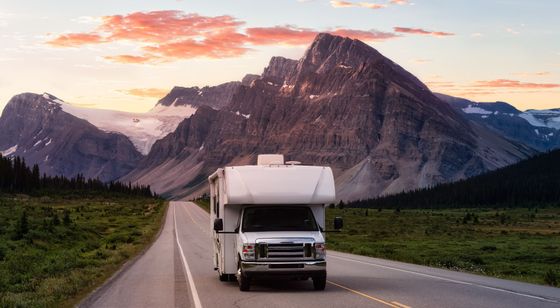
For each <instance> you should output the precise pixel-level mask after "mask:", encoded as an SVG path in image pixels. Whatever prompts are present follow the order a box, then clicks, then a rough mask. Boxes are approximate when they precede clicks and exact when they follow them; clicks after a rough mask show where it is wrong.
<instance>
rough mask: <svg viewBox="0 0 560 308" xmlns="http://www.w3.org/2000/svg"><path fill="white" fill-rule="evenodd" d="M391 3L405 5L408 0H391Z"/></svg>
mask: <svg viewBox="0 0 560 308" xmlns="http://www.w3.org/2000/svg"><path fill="white" fill-rule="evenodd" d="M390 3H391V4H398V5H405V4H409V3H410V2H408V0H391V2H390Z"/></svg>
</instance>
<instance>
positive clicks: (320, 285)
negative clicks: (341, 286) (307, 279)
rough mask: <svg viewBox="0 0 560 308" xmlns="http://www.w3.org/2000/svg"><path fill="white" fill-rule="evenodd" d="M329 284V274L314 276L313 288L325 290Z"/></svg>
mask: <svg viewBox="0 0 560 308" xmlns="http://www.w3.org/2000/svg"><path fill="white" fill-rule="evenodd" d="M326 284H327V276H326V275H325V276H323V275H321V276H315V277H313V288H314V289H315V290H317V291H323V290H324V289H325V286H326Z"/></svg>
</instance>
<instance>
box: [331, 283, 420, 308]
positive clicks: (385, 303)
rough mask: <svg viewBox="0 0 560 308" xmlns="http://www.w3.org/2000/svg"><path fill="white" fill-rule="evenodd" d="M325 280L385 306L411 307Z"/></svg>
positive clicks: (393, 307)
mask: <svg viewBox="0 0 560 308" xmlns="http://www.w3.org/2000/svg"><path fill="white" fill-rule="evenodd" d="M327 282H328V283H330V284H332V285H335V286H337V287H339V288H342V289H344V290H347V291H350V292H352V293H354V294H358V295H360V296H363V297H365V298H367V299H371V300H374V301H376V302H378V303H381V304H384V305H387V306H389V307H392V308H412V307H410V306H406V305H403V304H401V303H399V302H387V301H384V300H382V299H380V298H377V297H374V296H371V295H368V294H365V293H362V292H360V291H356V290H354V289H350V288H348V287H345V286H343V285H340V284H338V283H336V282H332V281H330V280H327Z"/></svg>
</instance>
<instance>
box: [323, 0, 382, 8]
mask: <svg viewBox="0 0 560 308" xmlns="http://www.w3.org/2000/svg"><path fill="white" fill-rule="evenodd" d="M331 6H332V7H334V8H337V9H338V8H349V7H363V8H368V9H374V10H377V9H382V8H386V7H387V5H386V4H378V3H372V2H349V1H344V0H331Z"/></svg>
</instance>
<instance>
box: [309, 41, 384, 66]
mask: <svg viewBox="0 0 560 308" xmlns="http://www.w3.org/2000/svg"><path fill="white" fill-rule="evenodd" d="M383 58H384V57H383V56H382V55H381V54H380V53H379V52H378V51H377V50H375V49H374V48H372V47H370V46H369V45H367V44H365V43H363V42H361V41H359V40H354V39H351V38H348V37H342V36H335V35H331V34H328V33H320V34H318V35H317V37H316V38H315V40H314V41H313V43H312V44H311V46H309V48H308V49H307V51H306V52H305V55H304V56H303V58H302V59H301V60H300V66H299V67H300V68H307V69H312V70H314V71H317V72H318V73H320V72H324V71H328V70H329V69H332V68H333V67H335V66H337V65H342V66H349V67H350V66H353V67H356V66H359V65H360V64H362V63H363V62H373V61H376V60H378V59H383Z"/></svg>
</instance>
